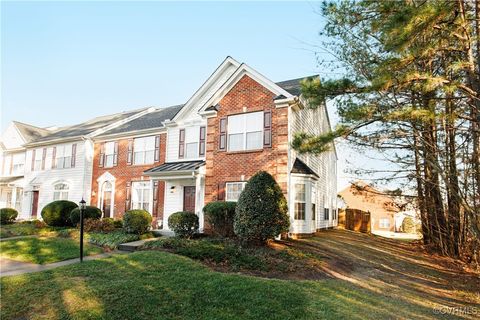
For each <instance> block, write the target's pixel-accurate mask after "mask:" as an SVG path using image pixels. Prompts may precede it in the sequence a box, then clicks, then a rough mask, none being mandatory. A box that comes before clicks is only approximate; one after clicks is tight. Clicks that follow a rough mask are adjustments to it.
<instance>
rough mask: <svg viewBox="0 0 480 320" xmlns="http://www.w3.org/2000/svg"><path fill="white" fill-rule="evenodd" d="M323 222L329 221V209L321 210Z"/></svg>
mask: <svg viewBox="0 0 480 320" xmlns="http://www.w3.org/2000/svg"><path fill="white" fill-rule="evenodd" d="M323 220H330V209H329V208H324V209H323Z"/></svg>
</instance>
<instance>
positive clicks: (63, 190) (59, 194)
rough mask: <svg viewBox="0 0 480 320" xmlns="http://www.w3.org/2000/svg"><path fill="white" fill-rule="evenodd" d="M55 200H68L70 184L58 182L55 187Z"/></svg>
mask: <svg viewBox="0 0 480 320" xmlns="http://www.w3.org/2000/svg"><path fill="white" fill-rule="evenodd" d="M53 190H54V191H53V200H54V201H56V200H68V184H66V183H57V184H56V185H55V186H54V187H53Z"/></svg>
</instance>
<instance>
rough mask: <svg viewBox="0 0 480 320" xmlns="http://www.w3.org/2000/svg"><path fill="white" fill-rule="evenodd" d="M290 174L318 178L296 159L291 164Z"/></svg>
mask: <svg viewBox="0 0 480 320" xmlns="http://www.w3.org/2000/svg"><path fill="white" fill-rule="evenodd" d="M291 173H301V174H312V175H314V176H315V177H317V178H318V174H317V173H316V172H315V171H313V170H312V169H310V167H309V166H307V165H306V164H305V163H304V162H303V161H301V160H300V159H298V158H296V159H295V162H294V163H293V167H292V170H291Z"/></svg>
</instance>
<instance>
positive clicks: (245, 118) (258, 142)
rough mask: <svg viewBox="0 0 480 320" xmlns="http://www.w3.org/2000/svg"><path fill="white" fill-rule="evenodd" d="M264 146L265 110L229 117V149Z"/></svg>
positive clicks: (237, 149) (250, 148)
mask: <svg viewBox="0 0 480 320" xmlns="http://www.w3.org/2000/svg"><path fill="white" fill-rule="evenodd" d="M262 148H263V111H260V112H251V113H243V114H237V115H233V116H229V117H228V151H242V150H258V149H262Z"/></svg>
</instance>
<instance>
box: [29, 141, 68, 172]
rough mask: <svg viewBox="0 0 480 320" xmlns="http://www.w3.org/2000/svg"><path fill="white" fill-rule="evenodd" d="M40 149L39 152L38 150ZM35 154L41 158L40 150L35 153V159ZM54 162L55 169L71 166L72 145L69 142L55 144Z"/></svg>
mask: <svg viewBox="0 0 480 320" xmlns="http://www.w3.org/2000/svg"><path fill="white" fill-rule="evenodd" d="M38 151H40V152H38ZM37 155H38V156H39V157H40V160H41V159H42V154H41V150H40V149H38V150H37V153H36V154H35V161H36V159H37V158H36V157H37ZM55 164H56V166H55V167H56V168H57V169H67V168H71V167H72V145H71V144H64V145H61V146H57V150H56V153H55Z"/></svg>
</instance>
